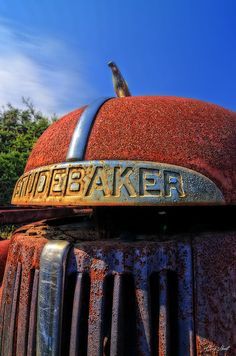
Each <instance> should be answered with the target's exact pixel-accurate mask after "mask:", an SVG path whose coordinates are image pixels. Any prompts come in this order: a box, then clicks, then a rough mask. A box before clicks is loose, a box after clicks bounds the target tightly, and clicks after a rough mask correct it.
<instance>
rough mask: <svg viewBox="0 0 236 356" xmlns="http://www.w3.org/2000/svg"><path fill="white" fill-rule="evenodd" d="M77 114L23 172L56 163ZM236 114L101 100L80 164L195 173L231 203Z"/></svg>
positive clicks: (176, 101)
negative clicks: (162, 166) (134, 163)
mask: <svg viewBox="0 0 236 356" xmlns="http://www.w3.org/2000/svg"><path fill="white" fill-rule="evenodd" d="M81 113H82V109H81V110H80V111H75V112H74V113H71V114H68V116H65V117H64V118H63V119H62V120H59V121H58V122H56V123H55V124H53V125H52V126H51V127H50V128H49V129H48V130H46V132H45V133H44V134H43V135H42V136H41V138H40V139H39V140H38V142H37V143H36V145H35V148H34V149H33V151H32V153H31V156H30V158H29V160H28V163H27V166H26V171H29V170H30V169H33V168H36V167H39V166H43V165H48V164H52V163H61V162H63V161H65V157H66V152H67V150H68V147H69V142H70V139H71V135H72V132H73V129H74V127H75V124H76V122H77V115H78V116H80V114H81ZM235 118H236V113H234V112H232V111H229V110H226V109H224V108H221V107H219V106H217V105H213V104H208V103H204V102H201V101H198V100H193V99H184V98H175V97H127V98H116V99H111V100H109V101H108V102H106V103H105V104H104V105H103V106H102V107H101V109H100V110H99V113H98V115H97V117H96V119H95V122H94V125H93V128H92V131H91V134H90V138H89V141H88V145H87V150H86V155H85V159H86V160H104V159H108V160H116V159H119V160H127V159H129V160H130V159H132V160H146V161H154V162H160V163H169V164H176V165H179V166H183V167H186V168H190V169H193V170H196V171H197V172H199V173H202V174H204V175H206V176H207V177H209V178H210V179H212V180H213V181H214V182H215V183H216V184H217V185H218V187H219V188H220V189H221V190H222V192H223V194H224V195H225V198H226V200H227V201H228V202H231V201H235V200H236V191H235V189H234V187H235V183H236V172H235V164H236V154H235V152H236V120H235Z"/></svg>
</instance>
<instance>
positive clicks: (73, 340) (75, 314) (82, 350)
mask: <svg viewBox="0 0 236 356" xmlns="http://www.w3.org/2000/svg"><path fill="white" fill-rule="evenodd" d="M89 293H90V280H89V276H88V274H87V273H86V272H84V273H78V274H77V278H76V285H75V293H74V301H73V308H72V322H71V337H70V356H86V355H87V342H88V340H87V335H88V314H89V310H88V307H89Z"/></svg>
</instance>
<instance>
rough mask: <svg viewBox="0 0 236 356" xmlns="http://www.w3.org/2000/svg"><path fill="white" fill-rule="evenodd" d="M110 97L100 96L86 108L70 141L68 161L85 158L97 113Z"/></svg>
mask: <svg viewBox="0 0 236 356" xmlns="http://www.w3.org/2000/svg"><path fill="white" fill-rule="evenodd" d="M109 99H111V98H99V99H97V100H96V101H94V102H93V103H92V104H90V105H89V106H88V107H87V108H86V109H85V110H84V112H83V113H82V115H81V117H80V119H79V121H78V123H77V125H76V128H75V130H74V133H73V136H72V139H71V142H70V146H69V149H68V152H67V156H66V161H67V162H74V161H80V160H81V161H82V160H83V159H84V154H85V149H86V146H87V142H88V138H89V134H90V132H91V129H92V125H93V122H94V119H95V117H96V114H97V112H98V110H99V109H100V107H101V106H102V105H103V104H104V103H105V102H106V101H107V100H109Z"/></svg>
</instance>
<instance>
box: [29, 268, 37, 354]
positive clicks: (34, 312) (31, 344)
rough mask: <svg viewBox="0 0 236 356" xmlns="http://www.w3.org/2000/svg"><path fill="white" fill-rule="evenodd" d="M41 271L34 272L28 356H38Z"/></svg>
mask: <svg viewBox="0 0 236 356" xmlns="http://www.w3.org/2000/svg"><path fill="white" fill-rule="evenodd" d="M38 283H39V271H38V270H35V271H34V278H33V286H32V292H31V303H30V316H29V333H28V346H27V356H33V355H35V354H36V323H37V297H38Z"/></svg>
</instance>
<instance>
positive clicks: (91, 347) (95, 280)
mask: <svg viewBox="0 0 236 356" xmlns="http://www.w3.org/2000/svg"><path fill="white" fill-rule="evenodd" d="M104 279H105V274H104V273H103V272H102V271H96V269H95V270H94V269H93V271H92V273H91V287H90V302H89V318H88V355H93V356H102V354H103V342H104V340H103V336H104V335H103V315H104V297H103V293H104V284H105V282H104Z"/></svg>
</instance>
